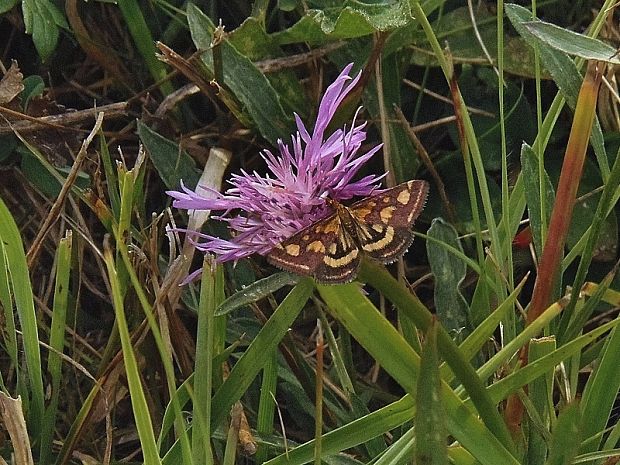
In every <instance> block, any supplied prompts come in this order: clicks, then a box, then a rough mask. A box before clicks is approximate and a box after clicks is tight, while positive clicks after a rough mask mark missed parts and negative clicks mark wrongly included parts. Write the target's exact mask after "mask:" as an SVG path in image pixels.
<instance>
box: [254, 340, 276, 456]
mask: <svg viewBox="0 0 620 465" xmlns="http://www.w3.org/2000/svg"><path fill="white" fill-rule="evenodd" d="M277 381H278V351H277V350H273V351H272V353H271V357H269V358H268V359H267V361H266V363H265V366H264V367H263V379H262V380H261V387H260V400H259V403H258V416H257V418H256V431H257V432H258V434H259V435H268V434H271V433H272V432H273V419H274V414H275V409H276V403H275V401H274V399H275V395H276V387H277ZM268 456H269V447H268V446H267V445H265V444H260V445H259V446H258V450H257V451H256V462H257V463H263V462H265V461H266V460H267V457H268Z"/></svg>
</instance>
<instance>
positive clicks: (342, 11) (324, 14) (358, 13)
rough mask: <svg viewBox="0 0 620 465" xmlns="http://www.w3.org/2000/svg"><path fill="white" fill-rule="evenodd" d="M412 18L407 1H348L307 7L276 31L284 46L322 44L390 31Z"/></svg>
mask: <svg viewBox="0 0 620 465" xmlns="http://www.w3.org/2000/svg"><path fill="white" fill-rule="evenodd" d="M412 21H414V18H413V15H412V13H411V7H410V6H409V2H407V1H398V2H385V3H383V2H382V3H362V2H359V1H355V0H347V1H345V2H343V4H342V6H338V7H334V8H325V9H323V10H308V11H307V13H306V15H305V16H304V17H303V18H301V19H300V20H299V21H298V22H297V23H296V24H294V25H293V26H291V27H290V28H288V29H286V30H284V31H282V32H278V33H276V34H274V37H275V38H276V39H277V40H278V42H279V43H280V44H282V45H284V44H292V43H298V42H309V43H311V44H320V43H324V42H327V41H328V40H334V39H351V38H355V37H363V36H366V35H370V34H373V33H375V32H384V31H391V30H394V29H398V28H400V27H403V26H406V25H407V24H409V23H410V22H412Z"/></svg>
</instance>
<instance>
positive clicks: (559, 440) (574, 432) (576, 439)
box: [546, 402, 582, 465]
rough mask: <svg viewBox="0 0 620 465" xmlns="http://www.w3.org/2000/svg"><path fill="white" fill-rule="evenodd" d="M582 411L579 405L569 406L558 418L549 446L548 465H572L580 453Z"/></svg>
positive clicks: (575, 403)
mask: <svg viewBox="0 0 620 465" xmlns="http://www.w3.org/2000/svg"><path fill="white" fill-rule="evenodd" d="M581 437H582V435H581V410H580V408H579V403H577V402H573V403H571V404H569V405H567V406H566V407H565V408H564V409H563V410H562V411H561V412H560V416H559V417H558V422H557V424H556V427H555V431H554V432H553V436H552V438H551V444H550V446H549V458H548V459H547V462H546V465H570V464H572V463H574V462H573V461H574V459H575V457H576V456H577V452H578V451H579V445H580V443H581Z"/></svg>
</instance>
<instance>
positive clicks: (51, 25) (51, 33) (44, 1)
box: [22, 0, 69, 61]
mask: <svg viewBox="0 0 620 465" xmlns="http://www.w3.org/2000/svg"><path fill="white" fill-rule="evenodd" d="M22 11H23V13H24V24H25V26H26V33H27V34H31V35H32V40H33V41H34V45H35V47H36V49H37V52H38V53H39V56H40V57H41V59H42V60H43V61H45V60H47V59H48V58H49V56H50V55H51V54H52V52H53V51H54V49H55V48H56V44H57V43H58V34H59V31H58V29H59V28H60V27H62V28H65V29H69V26H68V25H67V21H66V19H65V17H64V16H63V14H62V12H61V11H60V9H59V8H58V7H57V6H56V5H55V4H53V3H52V2H50V1H49V0H23V2H22Z"/></svg>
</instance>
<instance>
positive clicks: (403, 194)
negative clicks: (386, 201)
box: [396, 190, 411, 205]
mask: <svg viewBox="0 0 620 465" xmlns="http://www.w3.org/2000/svg"><path fill="white" fill-rule="evenodd" d="M410 198H411V194H410V193H409V191H408V190H402V191H400V194H398V197H396V200H397V201H398V203H401V204H403V205H407V204H408V203H409V199H410Z"/></svg>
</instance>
